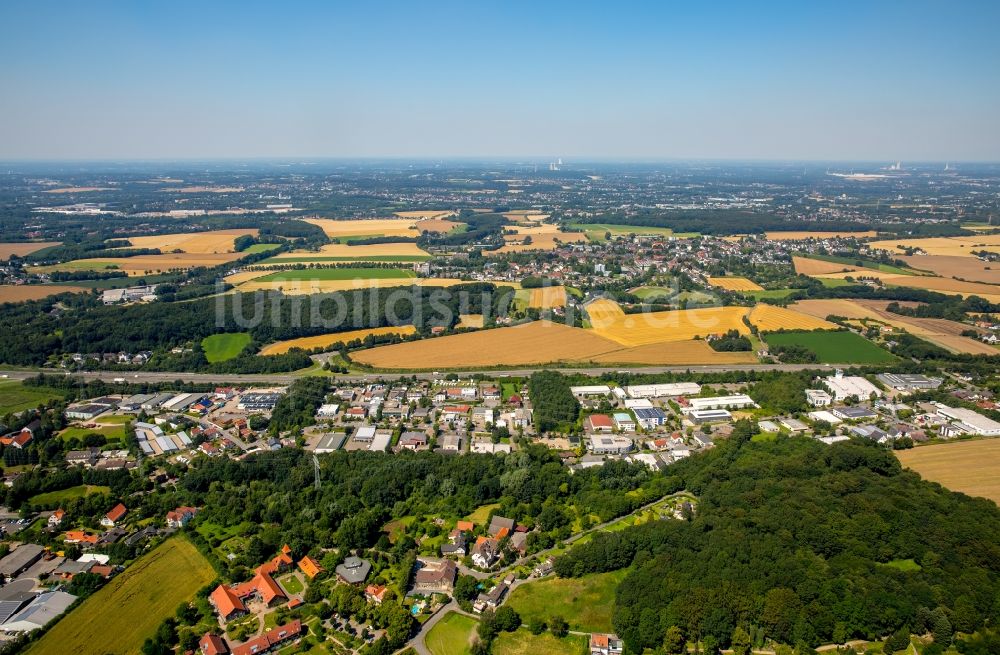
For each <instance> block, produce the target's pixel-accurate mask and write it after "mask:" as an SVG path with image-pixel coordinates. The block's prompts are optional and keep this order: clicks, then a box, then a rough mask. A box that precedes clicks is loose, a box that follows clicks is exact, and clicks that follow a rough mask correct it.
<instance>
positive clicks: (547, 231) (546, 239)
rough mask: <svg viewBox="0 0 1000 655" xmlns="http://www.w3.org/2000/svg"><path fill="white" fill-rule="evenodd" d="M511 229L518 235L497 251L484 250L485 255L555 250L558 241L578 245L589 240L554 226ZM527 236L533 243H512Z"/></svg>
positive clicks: (508, 238)
mask: <svg viewBox="0 0 1000 655" xmlns="http://www.w3.org/2000/svg"><path fill="white" fill-rule="evenodd" d="M510 229H512V230H515V231H516V232H517V234H516V235H514V234H511V235H507V236H505V237H504V239H505V240H507V242H508V243H507V245H505V246H502V247H500V248H498V249H497V250H484V251H483V254H484V255H491V254H492V255H502V254H505V253H508V252H524V251H527V250H553V249H554V248H555V247H556V246H557V245H558V243H557V241H558V242H560V243H576V242H578V241H586V240H587V237H586V235H584V234H582V233H580V232H560V231H559V226H558V225H552V224H544V225H531V226H525V225H514V226H511V228H510ZM526 236H530V237H531V243H512V242H517V241H522V240H523V239H524V237H526Z"/></svg>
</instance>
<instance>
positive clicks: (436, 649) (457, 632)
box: [424, 612, 479, 655]
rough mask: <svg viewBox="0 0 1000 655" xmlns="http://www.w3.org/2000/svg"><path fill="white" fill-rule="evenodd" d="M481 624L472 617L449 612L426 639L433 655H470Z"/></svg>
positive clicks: (425, 641)
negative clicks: (477, 627) (478, 626)
mask: <svg viewBox="0 0 1000 655" xmlns="http://www.w3.org/2000/svg"><path fill="white" fill-rule="evenodd" d="M478 624H479V622H478V621H476V620H475V619H474V618H472V617H471V616H466V615H465V614H459V613H458V612H448V613H447V614H445V615H444V617H443V618H442V619H441V620H440V621H438V622H437V624H435V625H434V627H433V628H431V630H430V632H428V633H427V636H426V637H425V638H424V643H426V644H427V649H428V650H429V651H430V652H431V655H468V653H470V652H472V651H471V648H470V647H471V646H472V642H473V640H474V638H475V636H476V626H477V625H478Z"/></svg>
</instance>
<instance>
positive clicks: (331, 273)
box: [257, 268, 416, 282]
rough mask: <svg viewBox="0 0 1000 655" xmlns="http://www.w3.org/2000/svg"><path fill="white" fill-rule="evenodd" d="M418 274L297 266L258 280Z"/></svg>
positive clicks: (384, 278) (393, 270)
mask: <svg viewBox="0 0 1000 655" xmlns="http://www.w3.org/2000/svg"><path fill="white" fill-rule="evenodd" d="M414 277H416V274H415V273H414V272H413V271H409V270H406V269H402V268H296V269H291V270H286V271H275V272H274V273H269V274H268V275H265V276H264V277H261V278H257V281H258V282H300V281H304V280H391V279H398V278H414Z"/></svg>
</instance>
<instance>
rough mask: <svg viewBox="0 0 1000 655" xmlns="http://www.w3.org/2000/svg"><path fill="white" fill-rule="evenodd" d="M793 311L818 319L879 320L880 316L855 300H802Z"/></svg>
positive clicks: (795, 305)
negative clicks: (828, 317) (829, 317)
mask: <svg viewBox="0 0 1000 655" xmlns="http://www.w3.org/2000/svg"><path fill="white" fill-rule="evenodd" d="M792 309H794V310H796V311H798V312H801V313H803V314H809V315H810V316H815V317H816V318H824V319H825V318H826V317H827V316H843V317H844V318H853V319H862V318H874V319H878V314H876V313H875V312H873V311H872V310H870V309H867V308H865V307H862V306H861V305H859V304H858V303H856V302H854V301H853V300H800V301H798V302H796V303H793V304H792Z"/></svg>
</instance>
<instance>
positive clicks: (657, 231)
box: [566, 223, 674, 241]
mask: <svg viewBox="0 0 1000 655" xmlns="http://www.w3.org/2000/svg"><path fill="white" fill-rule="evenodd" d="M566 227H568V228H570V229H572V230H583V231H584V232H585V233H586V234H587V238H588V239H590V240H591V241H604V235H605V234H607V233H608V232H610V233H611V236H612V237H617V236H625V235H628V234H642V235H654V236H665V237H668V236H674V231H673V230H671V229H670V228H669V227H642V226H641V225H612V224H610V223H570V224H569V225H567V226H566Z"/></svg>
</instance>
